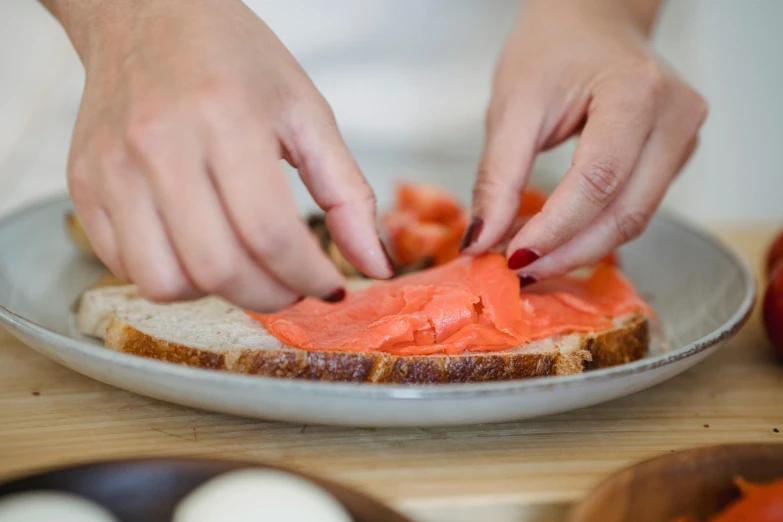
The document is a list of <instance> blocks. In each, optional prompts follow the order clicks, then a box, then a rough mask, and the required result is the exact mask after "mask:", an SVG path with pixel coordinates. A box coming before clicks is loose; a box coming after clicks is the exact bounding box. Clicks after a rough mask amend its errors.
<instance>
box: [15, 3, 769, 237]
mask: <svg viewBox="0 0 783 522" xmlns="http://www.w3.org/2000/svg"><path fill="white" fill-rule="evenodd" d="M251 4H252V5H253V6H254V8H256V9H257V11H259V12H260V13H262V16H263V17H264V18H265V19H266V20H267V21H268V22H269V23H270V25H271V26H272V27H273V28H274V29H275V30H276V31H277V32H278V34H279V35H280V36H281V38H282V39H283V40H284V41H285V42H287V43H288V44H289V45H290V47H291V48H292V50H293V52H294V53H295V54H296V55H297V56H298V57H299V58H300V59H301V60H302V61H303V63H304V65H305V67H306V68H307V69H308V71H309V72H310V73H311V74H312V76H313V78H314V80H315V81H316V83H317V84H318V85H319V87H320V88H321V89H322V90H323V91H324V92H325V94H326V96H327V98H329V99H330V101H331V102H332V104H333V106H334V108H335V111H336V113H337V115H338V119H339V120H340V123H341V128H342V129H343V131H344V133H345V135H346V139H347V140H348V142H349V144H350V145H351V146H352V148H354V149H355V150H356V152H357V155H358V157H359V161H360V164H361V165H362V167H363V168H364V169H365V172H366V173H367V175H368V177H369V178H370V179H371V180H372V182H373V185H374V186H375V187H376V190H377V191H378V192H379V196H380V199H381V200H383V199H385V195H386V194H387V189H388V183H387V182H386V181H385V177H386V176H387V175H390V174H394V173H398V172H400V171H407V172H408V173H410V174H411V175H420V176H422V177H425V178H428V179H431V180H434V181H439V182H442V183H446V184H448V185H450V186H452V187H454V189H455V190H456V191H457V192H459V193H460V194H461V195H463V196H467V194H468V193H469V187H470V181H471V176H472V173H473V170H474V168H475V162H476V157H477V155H478V151H479V148H480V143H481V131H482V129H481V126H482V122H481V118H482V114H481V112H482V110H483V106H484V104H485V102H486V97H487V92H488V88H489V71H491V69H492V65H493V63H494V54H495V52H496V48H497V47H499V46H500V45H501V43H502V41H503V37H504V35H505V33H506V31H507V29H508V27H509V25H510V21H511V16H512V14H513V11H514V10H515V3H514V2H512V1H511V0H493V1H484V2H479V1H478V0H427V1H426V2H424V1H422V0H374V1H371V2H370V1H364V0H330V2H318V1H316V0H275V1H270V0H266V1H265V0H252V1H251ZM490 7H491V8H490ZM781 20H783V1H779V0H669V3H668V5H667V7H666V9H665V11H664V13H663V15H662V18H661V22H660V25H659V29H658V32H657V35H656V39H655V42H656V46H657V47H658V49H659V50H660V52H661V53H662V54H663V55H664V56H665V57H666V59H667V60H668V61H669V62H671V63H672V64H673V65H674V66H675V67H676V68H677V69H678V70H679V71H680V72H681V73H682V74H683V76H685V77H686V78H687V79H688V80H689V81H691V82H692V83H693V84H694V85H695V86H696V87H697V88H699V89H700V90H701V91H702V92H703V93H704V94H705V96H706V98H707V99H708V101H709V102H710V105H711V114H710V118H709V120H708V122H707V124H706V126H705V128H704V131H703V134H702V143H701V147H700V150H699V151H698V153H697V155H696V156H695V158H694V160H693V161H692V162H691V164H690V165H689V166H688V168H687V170H686V172H685V173H684V175H683V176H682V177H681V179H680V180H679V181H678V182H677V184H676V186H675V187H674V188H673V190H672V191H671V193H670V195H669V197H668V199H667V205H669V206H671V207H673V208H675V209H676V210H677V211H678V212H682V213H684V214H686V215H688V216H690V217H692V218H693V219H696V220H700V221H722V222H725V221H745V222H754V221H760V220H777V221H783V206H782V205H781V203H780V197H781V195H783V172H781V166H780V163H781V162H780V160H779V158H780V157H781V149H783V147H782V146H781V145H782V144H783V101H782V100H781V99H780V96H781V93H783V57H782V56H781V55H782V54H783V31H781V30H780V29H779V24H780V21H781ZM0 49H2V52H0V212H4V211H8V210H10V209H12V208H14V207H17V206H19V205H21V204H23V203H25V202H27V201H29V200H30V199H34V198H36V197H39V196H40V195H42V194H48V193H52V192H56V191H60V190H63V189H64V186H65V184H64V167H65V159H66V155H67V150H68V138H69V135H70V132H71V129H72V126H73V121H74V118H75V114H76V111H77V108H78V101H79V92H80V88H81V84H82V73H81V70H80V66H79V63H78V60H77V59H76V57H75V54H74V53H73V51H72V50H71V49H70V47H69V44H68V41H67V39H66V38H65V36H64V34H63V33H62V31H61V30H60V29H59V27H58V26H57V24H56V23H55V22H54V21H53V20H52V19H51V17H50V16H49V15H48V13H46V12H45V11H44V9H43V8H42V7H41V6H40V5H38V3H37V2H33V1H32V0H4V1H2V2H0ZM569 153H570V151H569V146H566V147H565V148H564V149H563V150H560V151H556V152H554V153H550V154H547V155H544V156H543V157H542V158H541V160H540V161H539V162H538V165H539V167H540V168H541V170H542V171H545V172H552V173H560V172H562V171H564V170H565V168H566V167H567V166H568V163H569V160H570V158H569ZM299 195H300V196H301V195H302V192H301V190H299Z"/></svg>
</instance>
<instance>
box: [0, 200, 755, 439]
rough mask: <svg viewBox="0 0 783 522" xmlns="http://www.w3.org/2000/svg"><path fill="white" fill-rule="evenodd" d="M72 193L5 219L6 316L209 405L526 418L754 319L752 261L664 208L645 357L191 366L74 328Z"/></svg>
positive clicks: (638, 255) (616, 383)
mask: <svg viewBox="0 0 783 522" xmlns="http://www.w3.org/2000/svg"><path fill="white" fill-rule="evenodd" d="M70 205H71V203H70V201H69V200H68V199H67V198H62V199H58V200H54V201H46V202H43V203H39V204H37V205H34V206H31V207H28V208H26V209H24V210H21V211H19V212H17V213H15V214H12V215H10V216H8V217H6V218H5V219H4V220H2V221H0V320H1V321H2V322H3V323H5V324H6V325H7V326H8V327H9V329H10V331H11V332H12V333H13V334H14V335H16V336H17V337H18V338H19V339H21V340H22V341H23V342H24V343H26V344H28V345H29V346H30V347H32V348H33V349H34V350H36V351H38V352H39V353H41V354H43V355H45V356H47V357H50V358H51V359H53V360H55V361H57V362H59V363H60V364H63V365H65V366H67V367H68V368H71V369H73V370H75V371H77V372H79V373H82V374H84V375H87V376H89V377H92V378H94V379H98V380H99V381H102V382H105V383H107V384H111V385H113V386H117V387H119V388H123V389H126V390H130V391H132V392H136V393H139V394H141V395H146V396H149V397H154V398H157V399H161V400H164V401H169V402H173V403H177V404H184V405H187V406H193V407H196V408H202V409H205V410H212V411H219V412H224V413H232V414H236V415H243V416H247V417H255V418H260V419H275V420H284V421H291V422H300V423H308V424H319V423H320V424H337V425H349V426H373V427H380V426H433V425H449V424H471V423H484V422H501V421H510V420H518V419H526V418H532V417H538V416H541V415H548V414H552V413H559V412H564V411H569V410H574V409H577V408H582V407H584V406H590V405H593V404H598V403H601V402H605V401H608V400H611V399H615V398H618V397H623V396H626V395H629V394H632V393H634V392H637V391H640V390H643V389H645V388H649V387H651V386H653V385H655V384H658V383H660V382H663V381H665V380H667V379H670V378H671V377H673V376H675V375H677V374H679V373H681V372H683V371H685V370H686V369H688V368H690V367H691V366H693V365H695V364H697V363H699V362H700V361H702V360H704V359H705V358H706V357H707V356H708V355H710V354H711V353H713V352H714V351H715V350H716V349H717V348H718V347H719V346H720V345H721V344H722V343H724V342H725V341H726V340H727V339H729V338H730V337H731V336H732V335H733V334H734V333H735V332H736V331H737V330H738V329H739V327H740V326H741V325H742V324H743V322H744V321H745V320H746V319H747V317H748V315H749V314H750V311H751V309H752V306H753V300H754V296H755V288H754V281H753V277H752V274H751V272H750V271H749V269H748V268H747V266H745V264H744V263H743V262H742V261H741V260H740V259H739V258H738V257H737V256H736V255H735V254H734V253H733V252H731V251H730V250H728V249H727V248H726V247H724V246H722V245H721V244H720V243H718V242H716V241H715V240H714V239H712V238H711V237H709V236H708V235H706V234H705V233H703V232H701V231H699V230H696V229H694V228H692V227H690V226H688V225H685V224H683V223H682V222H680V221H679V220H677V219H675V218H672V217H668V216H665V215H659V216H658V217H656V218H655V219H654V220H653V222H652V224H651V225H650V227H649V229H648V231H647V232H646V233H645V234H644V235H643V236H642V237H641V238H640V239H639V240H637V241H635V242H633V243H632V244H629V245H627V246H626V247H625V248H624V250H623V251H622V258H623V265H624V268H625V272H626V274H627V275H628V276H629V277H630V279H631V280H632V281H633V282H634V284H635V285H636V287H637V288H638V289H639V291H640V292H641V293H642V295H644V296H645V297H646V298H647V299H648V301H649V302H650V303H651V304H652V305H653V307H654V309H655V311H656V313H657V315H658V317H659V318H660V322H661V328H662V329H661V336H662V338H661V339H659V340H658V341H664V342H658V341H656V342H654V343H653V344H652V346H651V350H650V354H649V355H648V356H647V357H646V358H644V359H642V360H639V361H636V362H633V363H630V364H626V365H622V366H617V367H614V368H607V369H603V370H595V371H590V372H587V373H584V374H580V375H569V376H561V377H544V378H538V379H528V380H520V381H505V382H494V383H476V384H449V385H418V386H394V385H373V384H347V383H327V382H313V381H297V380H285V379H275V378H268V377H258V376H248V375H235V374H230V373H225V372H220V371H213V370H202V369H196V368H189V367H186V366H180V365H176V364H170V363H166V362H161V361H156V360H150V359H145V358H142V357H137V356H133V355H128V354H123V353H118V352H114V351H111V350H107V349H105V348H103V347H102V346H101V345H100V344H98V343H93V342H91V341H88V340H85V339H83V338H78V337H74V336H72V334H71V329H70V327H69V319H70V306H71V303H72V302H73V300H74V299H75V298H76V297H77V295H78V294H79V293H80V292H81V291H83V289H84V288H86V287H87V286H88V285H89V284H91V283H92V282H93V281H94V280H95V279H96V278H97V277H98V275H99V274H100V273H101V272H102V268H101V267H100V266H99V265H98V264H96V263H95V262H93V261H90V260H88V259H85V258H84V257H83V256H82V255H81V254H80V253H79V252H78V251H77V249H76V248H75V247H73V246H72V245H71V244H70V243H69V241H68V240H67V239H66V237H65V235H64V233H63V229H62V222H63V215H64V213H65V212H66V211H67V210H69V209H70V208H71V207H70Z"/></svg>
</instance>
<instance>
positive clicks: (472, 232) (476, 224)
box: [459, 217, 484, 252]
mask: <svg viewBox="0 0 783 522" xmlns="http://www.w3.org/2000/svg"><path fill="white" fill-rule="evenodd" d="M483 229H484V220H483V219H481V218H480V217H474V218H473V219H471V220H470V224H469V225H468V228H466V229H465V234H463V236H462V241H460V244H459V251H460V252H462V251H463V250H465V249H466V248H468V247H469V246H470V245H472V244H473V243H475V242H476V240H477V239H478V237H479V234H481V231H482V230H483Z"/></svg>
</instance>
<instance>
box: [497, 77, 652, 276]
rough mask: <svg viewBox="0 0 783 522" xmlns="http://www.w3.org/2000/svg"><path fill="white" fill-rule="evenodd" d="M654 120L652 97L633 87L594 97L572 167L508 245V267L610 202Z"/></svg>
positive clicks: (569, 235)
mask: <svg viewBox="0 0 783 522" xmlns="http://www.w3.org/2000/svg"><path fill="white" fill-rule="evenodd" d="M654 118H655V104H654V100H653V99H652V98H646V97H642V98H640V97H639V96H638V95H637V93H635V92H634V91H629V90H627V89H624V90H617V91H616V92H607V93H606V94H602V95H601V96H599V97H596V98H595V99H594V101H593V106H592V108H591V114H590V115H589V117H588V119H587V123H586V124H585V128H584V131H583V133H582V136H581V138H580V139H579V143H578V145H577V149H576V152H575V154H574V162H573V165H572V167H571V168H570V169H569V170H568V172H567V173H566V174H565V176H564V177H563V179H562V181H561V182H560V184H559V185H558V187H557V188H556V189H555V191H554V192H553V193H552V195H551V196H550V197H549V199H548V200H547V203H546V204H545V205H544V208H543V210H542V211H541V212H540V213H539V214H537V215H536V216H534V217H533V218H532V219H531V220H530V221H529V222H528V223H527V225H526V226H525V227H523V228H522V230H520V232H519V234H517V236H516V237H515V238H514V239H513V240H512V241H511V244H510V245H509V248H508V250H507V253H508V256H509V267H510V268H513V269H519V268H523V267H524V266H525V265H526V264H528V263H529V262H530V261H531V260H534V259H536V256H545V255H546V254H548V253H550V252H551V251H553V250H555V249H556V248H557V247H559V246H561V245H563V244H565V243H566V242H568V241H569V240H571V239H573V238H574V237H575V236H576V235H577V234H579V232H581V231H582V230H584V228H585V227H587V226H588V225H589V224H590V223H591V222H592V221H593V220H594V219H595V217H596V216H597V215H598V214H599V213H600V212H601V211H602V210H603V209H604V208H605V207H606V206H607V205H609V204H610V203H611V201H612V200H613V199H614V197H615V196H616V194H617V192H618V191H619V190H620V189H621V188H622V187H623V185H624V184H625V182H626V181H627V180H628V178H629V177H630V176H631V173H632V172H633V170H634V167H635V166H636V163H637V161H638V159H639V156H640V154H641V152H642V150H643V148H644V145H645V143H646V141H647V139H648V137H649V136H650V131H651V130H652V127H653V124H654Z"/></svg>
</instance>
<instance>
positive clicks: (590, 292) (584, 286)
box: [525, 264, 652, 317]
mask: <svg viewBox="0 0 783 522" xmlns="http://www.w3.org/2000/svg"><path fill="white" fill-rule="evenodd" d="M525 291H526V292H530V293H534V294H549V295H552V296H554V297H556V298H557V299H559V300H560V301H562V302H563V303H565V304H567V305H569V306H570V307H572V308H575V309H577V310H581V311H583V312H586V313H589V314H594V315H603V316H606V317H618V316H621V315H625V314H627V313H629V312H632V311H634V310H645V311H647V312H648V313H652V311H651V310H650V307H649V305H647V303H645V302H644V300H643V299H642V298H641V297H639V295H638V294H637V293H636V290H634V288H633V285H631V283H630V282H629V281H628V280H627V279H626V278H625V277H624V276H623V275H622V274H621V273H620V271H619V270H617V269H616V268H615V267H614V266H612V265H608V264H599V265H597V266H596V268H595V270H593V273H592V275H591V276H590V277H589V278H587V279H582V278H577V277H571V276H565V277H560V278H556V279H549V280H546V281H542V282H540V283H536V284H534V285H531V286H529V287H527V288H526V289H525Z"/></svg>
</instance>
